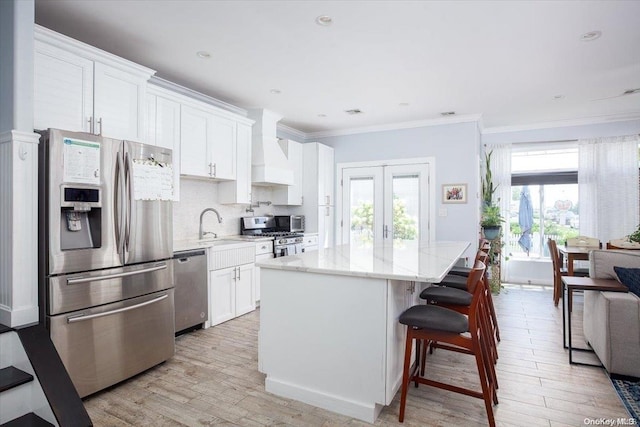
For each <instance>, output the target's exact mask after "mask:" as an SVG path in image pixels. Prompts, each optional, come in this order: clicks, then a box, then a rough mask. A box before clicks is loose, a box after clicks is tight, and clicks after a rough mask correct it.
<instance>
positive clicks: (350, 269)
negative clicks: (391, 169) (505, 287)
mask: <svg viewBox="0 0 640 427" xmlns="http://www.w3.org/2000/svg"><path fill="white" fill-rule="evenodd" d="M469 246H470V243H469V242H432V243H428V244H423V245H418V243H416V242H406V241H397V242H394V243H393V244H391V243H385V244H381V245H369V246H350V245H340V246H335V247H333V248H328V249H320V250H318V251H311V252H305V253H302V254H298V255H290V256H286V257H279V258H273V259H268V260H264V261H260V262H257V263H256V266H258V267H261V268H271V269H276V270H293V271H308V272H312V273H323V274H333V275H344V276H360V277H373V278H381V279H394V280H412V281H419V282H431V283H437V282H440V281H442V279H443V278H444V276H445V275H446V274H447V273H448V272H449V270H450V269H451V267H453V265H454V264H455V263H456V262H457V261H458V258H460V257H461V256H462V255H463V254H464V251H465V250H466V249H467V248H468V247H469Z"/></svg>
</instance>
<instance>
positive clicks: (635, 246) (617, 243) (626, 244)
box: [607, 239, 640, 250]
mask: <svg viewBox="0 0 640 427" xmlns="http://www.w3.org/2000/svg"><path fill="white" fill-rule="evenodd" d="M607 249H624V250H640V243H637V242H630V241H628V240H625V239H612V240H609V241H608V242H607Z"/></svg>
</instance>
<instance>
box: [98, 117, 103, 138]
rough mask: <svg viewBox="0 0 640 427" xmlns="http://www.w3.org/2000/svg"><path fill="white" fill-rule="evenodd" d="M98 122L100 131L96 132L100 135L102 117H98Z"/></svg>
mask: <svg viewBox="0 0 640 427" xmlns="http://www.w3.org/2000/svg"><path fill="white" fill-rule="evenodd" d="M98 124H99V125H100V132H99V133H98V135H100V136H102V117H100V118H99V119H98Z"/></svg>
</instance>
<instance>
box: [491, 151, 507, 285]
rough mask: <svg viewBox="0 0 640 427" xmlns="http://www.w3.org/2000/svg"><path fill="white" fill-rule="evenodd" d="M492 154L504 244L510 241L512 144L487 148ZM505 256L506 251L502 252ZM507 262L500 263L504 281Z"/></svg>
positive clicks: (496, 196) (495, 198) (495, 197)
mask: <svg viewBox="0 0 640 427" xmlns="http://www.w3.org/2000/svg"><path fill="white" fill-rule="evenodd" d="M485 149H486V150H487V151H493V154H491V174H492V177H493V182H494V184H495V185H497V189H496V192H495V194H494V196H493V202H494V203H496V204H497V205H499V206H500V212H501V214H502V217H503V218H505V222H504V224H502V234H503V238H502V239H503V240H502V241H503V242H508V241H509V234H510V233H509V209H510V205H511V203H510V202H511V144H497V145H491V146H488V147H485ZM502 255H503V256H504V251H503V252H502ZM508 264H509V263H507V262H504V259H503V260H502V262H501V263H500V265H501V268H500V273H501V274H500V275H501V276H502V279H503V280H504V278H505V277H506V273H507V268H508Z"/></svg>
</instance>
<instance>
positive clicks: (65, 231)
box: [60, 186, 102, 251]
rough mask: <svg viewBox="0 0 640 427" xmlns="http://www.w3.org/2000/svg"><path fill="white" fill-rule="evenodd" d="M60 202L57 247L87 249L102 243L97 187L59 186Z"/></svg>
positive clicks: (97, 246) (98, 188)
mask: <svg viewBox="0 0 640 427" xmlns="http://www.w3.org/2000/svg"><path fill="white" fill-rule="evenodd" d="M61 196H62V200H61V203H60V249H62V250H63V251H65V250H70V249H90V248H99V247H100V246H101V245H102V236H101V230H102V198H101V196H102V194H101V190H100V187H90V186H82V187H80V186H74V187H70V186H63V187H62V191H61Z"/></svg>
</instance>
